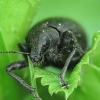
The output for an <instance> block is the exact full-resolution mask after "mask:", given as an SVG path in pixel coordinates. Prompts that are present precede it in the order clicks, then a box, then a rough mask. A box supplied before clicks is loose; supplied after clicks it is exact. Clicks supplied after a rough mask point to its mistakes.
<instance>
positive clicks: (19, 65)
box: [6, 61, 41, 100]
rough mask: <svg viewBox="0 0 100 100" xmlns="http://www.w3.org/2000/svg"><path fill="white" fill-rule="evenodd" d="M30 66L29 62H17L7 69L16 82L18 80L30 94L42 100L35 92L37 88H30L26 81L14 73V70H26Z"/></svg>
mask: <svg viewBox="0 0 100 100" xmlns="http://www.w3.org/2000/svg"><path fill="white" fill-rule="evenodd" d="M27 66H28V61H17V62H14V63H11V64H10V65H8V66H7V67H6V71H7V72H8V74H9V75H10V76H11V77H13V78H14V79H15V80H17V81H18V82H19V83H20V84H21V85H22V86H23V87H25V88H26V89H27V90H28V91H29V92H30V93H33V95H34V97H35V98H36V100H41V99H40V98H39V96H38V94H37V93H36V91H35V88H33V87H31V86H29V85H28V84H27V83H26V82H25V81H24V80H22V79H21V78H20V77H19V76H17V75H15V74H13V73H12V71H13V70H20V69H22V68H25V67H27Z"/></svg>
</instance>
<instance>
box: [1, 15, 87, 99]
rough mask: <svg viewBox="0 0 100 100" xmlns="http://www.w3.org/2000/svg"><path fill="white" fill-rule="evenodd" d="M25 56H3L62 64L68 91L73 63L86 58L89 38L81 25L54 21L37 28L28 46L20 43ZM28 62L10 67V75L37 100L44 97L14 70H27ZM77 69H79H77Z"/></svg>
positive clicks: (41, 24) (63, 81)
mask: <svg viewBox="0 0 100 100" xmlns="http://www.w3.org/2000/svg"><path fill="white" fill-rule="evenodd" d="M19 47H20V49H21V50H22V52H17V51H8V52H0V53H20V54H23V55H28V56H29V58H30V59H31V61H32V62H33V63H41V65H46V64H49V65H50V64H58V63H62V64H63V66H62V71H61V73H60V74H59V75H58V77H59V78H60V83H61V86H62V87H65V88H66V89H68V83H67V82H66V81H65V80H64V76H65V74H66V71H67V68H68V66H69V64H70V62H71V63H73V62H77V61H79V60H80V59H81V57H82V56H83V55H84V53H85V52H84V51H85V50H86V48H87V38H86V34H85V32H84V30H83V29H82V28H81V26H80V25H79V24H77V23H76V22H74V21H73V20H70V19H67V18H60V17H59V18H50V19H46V20H44V21H41V22H39V23H37V24H36V25H35V26H33V27H32V28H31V29H30V31H29V32H28V34H27V36H26V43H19ZM28 65H29V64H28V60H27V59H26V60H24V61H16V62H13V63H11V64H10V65H8V66H7V67H6V71H7V73H8V74H9V75H10V76H12V77H13V78H14V79H15V80H17V81H18V82H19V83H20V84H21V85H23V86H24V87H25V88H26V89H27V90H28V91H29V92H30V93H33V95H34V97H35V99H36V100H40V97H39V96H38V94H37V93H36V91H35V87H31V86H30V85H28V84H27V83H26V82H25V81H24V80H22V79H21V78H20V77H19V76H17V75H15V74H13V73H12V70H20V69H22V68H25V67H27V66H28ZM74 66H75V65H74Z"/></svg>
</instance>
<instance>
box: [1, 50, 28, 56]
mask: <svg viewBox="0 0 100 100" xmlns="http://www.w3.org/2000/svg"><path fill="white" fill-rule="evenodd" d="M0 53H1V54H4V53H15V54H25V55H28V54H29V53H28V52H19V51H0Z"/></svg>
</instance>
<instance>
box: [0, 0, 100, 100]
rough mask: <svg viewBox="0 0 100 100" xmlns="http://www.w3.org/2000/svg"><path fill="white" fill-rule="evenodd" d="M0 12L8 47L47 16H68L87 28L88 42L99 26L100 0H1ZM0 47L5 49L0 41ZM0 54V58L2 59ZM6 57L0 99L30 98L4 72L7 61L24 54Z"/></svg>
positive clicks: (1, 71)
mask: <svg viewBox="0 0 100 100" xmlns="http://www.w3.org/2000/svg"><path fill="white" fill-rule="evenodd" d="M38 2H40V3H38ZM0 13H1V14H0V32H1V34H2V37H3V40H4V43H5V47H6V49H7V50H13V49H15V50H18V46H17V43H18V42H19V41H20V42H24V38H25V36H26V33H27V31H28V30H29V28H30V27H32V26H33V25H34V24H35V23H37V22H38V21H40V20H43V19H45V18H48V17H49V18H50V17H58V16H61V17H68V18H70V19H73V20H75V21H76V22H78V23H79V24H80V25H81V26H82V27H83V28H84V30H85V31H86V34H87V37H88V44H89V45H91V41H92V36H93V34H94V32H96V31H99V30H100V25H99V23H100V0H21V1H20V0H9V1H8V0H1V1H0ZM33 17H34V18H33ZM0 50H4V48H2V47H1V45H0ZM0 57H1V58H0V62H2V61H4V59H3V57H2V56H1V55H0ZM5 58H7V57H5ZM8 59H9V61H8V62H7V63H3V64H1V66H0V90H2V89H3V91H0V95H1V96H0V97H1V98H0V100H12V99H14V100H22V99H23V100H30V97H27V95H26V94H28V92H26V91H25V90H24V89H23V88H22V87H21V86H20V85H19V84H17V83H16V81H15V80H13V79H12V78H10V77H9V76H8V75H7V74H6V72H5V66H6V65H8V64H9V63H10V62H13V61H16V60H19V59H23V57H22V56H20V55H10V56H9V57H8ZM22 72H23V71H22ZM22 72H20V73H18V74H19V75H21V76H22V77H23V78H27V77H28V73H27V70H25V71H24V74H23V73H22ZM5 84H6V85H5ZM12 86H13V87H12ZM5 88H8V90H7V91H6V89H5ZM12 88H13V89H12ZM11 93H13V97H11V96H12V95H11ZM8 95H9V96H8ZM28 95H29V94H28ZM2 98H4V99H2ZM5 98H7V99H5ZM25 98H26V99H25Z"/></svg>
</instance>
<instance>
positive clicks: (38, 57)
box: [30, 54, 41, 62]
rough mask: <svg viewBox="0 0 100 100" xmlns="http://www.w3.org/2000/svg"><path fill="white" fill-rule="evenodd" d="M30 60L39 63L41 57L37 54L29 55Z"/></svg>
mask: <svg viewBox="0 0 100 100" xmlns="http://www.w3.org/2000/svg"><path fill="white" fill-rule="evenodd" d="M30 59H31V60H32V62H39V61H41V56H40V55H39V54H30Z"/></svg>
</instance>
